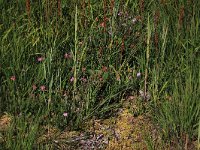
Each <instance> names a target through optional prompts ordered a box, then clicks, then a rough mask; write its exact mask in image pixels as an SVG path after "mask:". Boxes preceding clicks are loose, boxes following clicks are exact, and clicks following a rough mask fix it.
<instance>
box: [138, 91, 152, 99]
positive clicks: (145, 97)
mask: <svg viewBox="0 0 200 150" xmlns="http://www.w3.org/2000/svg"><path fill="white" fill-rule="evenodd" d="M139 93H140V97H141V98H142V99H144V100H147V101H148V100H150V98H151V94H150V93H149V92H148V91H147V92H146V95H145V92H144V91H142V90H140V91H139Z"/></svg>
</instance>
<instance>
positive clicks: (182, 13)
mask: <svg viewBox="0 0 200 150" xmlns="http://www.w3.org/2000/svg"><path fill="white" fill-rule="evenodd" d="M184 15H185V8H184V6H181V8H180V11H179V18H178V30H180V29H181V27H182V25H183V20H184Z"/></svg>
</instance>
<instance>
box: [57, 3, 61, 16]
mask: <svg viewBox="0 0 200 150" xmlns="http://www.w3.org/2000/svg"><path fill="white" fill-rule="evenodd" d="M57 5H58V17H61V0H57Z"/></svg>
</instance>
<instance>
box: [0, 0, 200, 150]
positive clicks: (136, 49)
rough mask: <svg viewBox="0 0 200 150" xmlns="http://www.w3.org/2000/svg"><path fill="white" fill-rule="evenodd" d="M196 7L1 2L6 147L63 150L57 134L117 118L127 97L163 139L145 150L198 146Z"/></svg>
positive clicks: (0, 83) (1, 137) (1, 110)
mask: <svg viewBox="0 0 200 150" xmlns="http://www.w3.org/2000/svg"><path fill="white" fill-rule="evenodd" d="M199 5H200V2H198V1H191V0H187V1H181V0H179V1H174V0H171V1H165V0H162V1H160V2H158V1H156V2H147V1H144V0H139V1H126V0H122V1H118V0H116V1H114V0H102V1H98V2H96V1H93V0H90V1H86V0H83V1H66V0H57V1H53V0H44V1H40V0H38V1H34V2H33V1H30V0H26V1H22V0H18V1H10V2H7V1H5V0H1V1H0V12H1V13H0V14H1V15H0V42H1V44H0V118H1V119H0V120H1V122H0V125H1V126H0V149H13V148H14V149H34V148H38V149H53V148H55V147H57V148H58V149H62V148H65V147H67V146H69V145H70V142H64V144H61V145H59V144H58V143H57V141H56V138H55V137H57V133H59V134H58V135H60V134H62V133H63V132H64V131H67V132H65V133H71V132H72V131H76V132H79V131H82V130H84V128H85V127H84V126H85V123H86V122H88V121H90V120H91V119H108V118H109V117H110V116H113V115H114V116H115V113H116V112H118V109H119V108H120V107H124V106H125V104H126V105H127V101H130V102H129V103H128V107H126V109H128V112H130V113H131V114H132V115H133V116H134V117H138V116H141V115H143V116H148V118H149V119H151V121H152V122H153V123H154V126H155V129H156V130H157V132H158V133H159V137H160V139H161V140H162V141H163V142H160V141H159V142H156V141H155V139H153V138H152V136H151V135H150V136H149V138H146V147H147V148H148V149H157V148H160V147H162V146H161V145H162V144H163V143H167V146H168V147H173V148H175V149H177V148H179V149H183V148H185V149H189V148H192V147H193V146H194V145H196V147H198V146H197V145H198V144H197V143H198V142H199V141H200V140H199V139H200V138H199V137H200V131H199V129H200V127H199V126H200V124H199V119H200V113H199V111H200V110H199V109H200V102H199V97H200V93H199V91H200V86H199V81H200V72H199V70H200V68H199V66H200V59H199V43H200V37H199V26H200V25H199V18H200V12H199V9H198V8H199V7H198V6H199ZM122 114H123V113H122ZM128 115H130V114H129V113H128ZM119 116H120V115H119ZM116 117H117V115H116ZM118 120H119V125H120V122H121V123H125V122H126V121H125V122H123V120H120V119H118ZM54 129H55V130H54ZM44 130H45V131H46V132H44ZM52 133H53V135H55V136H52ZM43 134H48V135H49V136H47V137H46V138H41V137H43V136H42V135H43ZM76 136H78V135H76ZM51 137H53V138H51ZM64 137H68V136H64ZM64 137H63V138H64ZM132 138H134V137H132ZM66 139H67V138H66ZM39 141H40V142H39ZM41 141H42V142H41ZM66 141H70V140H66ZM122 141H123V140H122ZM127 142H128V141H127ZM72 143H73V142H72ZM157 143H160V144H157ZM161 143H162V144H161ZM75 145H76V144H75ZM108 145H109V144H108ZM114 145H115V144H114ZM122 145H123V143H122ZM125 145H126V144H125ZM128 145H129V146H130V143H129V144H128ZM54 146H55V147H54ZM159 146H160V147H159ZM130 147H131V146H130ZM163 147H165V146H163ZM71 149H73V146H72V147H71Z"/></svg>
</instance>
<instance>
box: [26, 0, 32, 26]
mask: <svg viewBox="0 0 200 150" xmlns="http://www.w3.org/2000/svg"><path fill="white" fill-rule="evenodd" d="M26 13H27V15H28V20H29V22H30V14H31V2H30V0H26Z"/></svg>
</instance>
